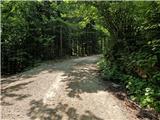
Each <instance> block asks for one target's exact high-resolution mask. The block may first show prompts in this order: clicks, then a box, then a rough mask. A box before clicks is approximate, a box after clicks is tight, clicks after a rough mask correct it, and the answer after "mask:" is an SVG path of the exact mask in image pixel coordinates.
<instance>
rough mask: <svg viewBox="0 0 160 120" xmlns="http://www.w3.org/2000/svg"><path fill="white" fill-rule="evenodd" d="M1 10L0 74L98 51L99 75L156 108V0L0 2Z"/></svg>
mask: <svg viewBox="0 0 160 120" xmlns="http://www.w3.org/2000/svg"><path fill="white" fill-rule="evenodd" d="M1 9H2V10H1V12H2V15H1V28H2V34H1V38H2V40H1V56H2V61H1V73H2V75H8V74H15V73H17V72H21V71H23V70H25V69H26V68H28V67H30V66H34V65H35V63H37V62H40V61H44V60H54V59H58V58H62V57H65V56H87V55H93V54H100V53H102V54H103V58H102V59H101V60H100V61H99V63H98V65H99V66H100V69H101V72H102V76H103V79H104V80H112V81H115V82H118V83H121V84H123V85H124V86H125V87H126V89H127V91H128V95H129V97H130V99H132V100H133V101H136V102H138V103H139V104H140V105H141V106H142V107H146V108H150V109H155V110H156V111H160V86H159V85H160V2H158V1H148V2H145V1H143V2H142V1H141V2H133V1H129V2H124V1H123V2H118V1H117V2H115V1H114V2H113V1H110V2H105V1H101V2H95V1H92V2H82V1H81V2H74V1H63V2H62V1H58V2H55V1H30V2H27V1H2V3H1Z"/></svg>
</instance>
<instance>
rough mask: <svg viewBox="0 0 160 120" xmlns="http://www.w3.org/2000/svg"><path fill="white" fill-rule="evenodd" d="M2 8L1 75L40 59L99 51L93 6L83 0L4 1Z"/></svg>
mask: <svg viewBox="0 0 160 120" xmlns="http://www.w3.org/2000/svg"><path fill="white" fill-rule="evenodd" d="M1 7H2V44H1V45H2V74H12V73H16V72H20V71H22V70H23V69H25V68H26V67H28V66H32V65H34V62H35V61H37V60H38V61H41V60H49V59H55V58H59V57H63V56H71V55H77V56H80V55H89V54H96V53H98V52H99V50H98V49H99V48H98V47H99V45H98V42H97V39H98V36H96V34H94V33H96V32H97V30H96V29H95V28H94V26H95V22H92V21H95V20H96V19H97V11H96V8H94V7H93V6H90V5H86V4H84V3H83V2H82V3H78V4H77V3H75V2H62V1H58V2H54V1H3V2H2V3H1ZM86 7H87V8H86ZM88 8H91V9H88ZM83 11H87V12H85V13H86V14H83V13H84V12H83ZM90 13H92V15H89V14H90ZM80 16H81V17H80ZM93 16H94V17H93ZM87 32H92V33H89V34H86V33H87ZM81 33H83V34H81ZM82 38H83V39H82ZM93 47H94V48H95V49H93Z"/></svg>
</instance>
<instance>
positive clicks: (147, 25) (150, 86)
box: [94, 2, 160, 111]
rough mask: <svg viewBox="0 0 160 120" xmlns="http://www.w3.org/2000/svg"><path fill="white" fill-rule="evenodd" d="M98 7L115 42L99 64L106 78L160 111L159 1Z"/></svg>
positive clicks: (138, 99) (145, 105) (106, 4)
mask: <svg viewBox="0 0 160 120" xmlns="http://www.w3.org/2000/svg"><path fill="white" fill-rule="evenodd" d="M94 6H96V7H97V9H98V10H99V12H100V14H101V15H102V16H103V18H104V25H105V26H106V28H107V29H108V31H109V32H110V39H111V40H112V44H111V43H110V44H109V45H110V47H109V50H106V51H107V52H106V53H105V57H104V58H103V60H102V61H101V62H100V64H99V66H100V68H101V69H102V73H103V76H104V79H110V80H115V79H116V80H118V81H120V82H122V83H123V84H124V85H125V86H126V89H127V90H128V93H129V95H130V97H131V99H132V100H135V101H136V102H138V103H140V105H141V106H142V107H148V108H155V109H156V110H157V111H160V102H159V99H160V87H159V84H160V43H159V39H160V33H159V31H160V27H159V24H160V21H159V20H160V16H159V15H160V14H159V13H160V9H159V8H160V4H159V2H98V3H97V2H94ZM106 49H108V48H106Z"/></svg>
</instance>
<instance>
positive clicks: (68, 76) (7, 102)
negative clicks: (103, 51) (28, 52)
mask: <svg viewBox="0 0 160 120" xmlns="http://www.w3.org/2000/svg"><path fill="white" fill-rule="evenodd" d="M99 58H100V56H99V55H95V56H89V57H82V58H76V59H70V60H64V61H62V62H52V61H49V62H46V63H43V64H41V65H40V66H38V67H36V68H33V69H32V70H29V71H26V72H23V73H21V74H18V75H15V76H11V77H8V78H2V80H1V92H2V94H1V100H2V101H1V106H2V120H136V119H137V118H136V116H135V114H133V112H132V111H130V110H129V109H127V108H126V106H125V105H124V103H123V101H121V100H119V99H118V98H116V97H115V96H114V95H113V94H112V92H110V91H107V90H106V87H107V85H105V84H103V83H102V81H101V80H100V78H99V76H98V75H99V73H98V70H97V65H96V62H97V60H98V59H99Z"/></svg>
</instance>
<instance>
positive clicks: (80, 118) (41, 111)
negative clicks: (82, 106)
mask: <svg viewBox="0 0 160 120" xmlns="http://www.w3.org/2000/svg"><path fill="white" fill-rule="evenodd" d="M30 106H31V108H30V110H29V113H28V116H29V117H30V118H31V119H32V120H35V119H40V120H64V119H66V120H102V119H101V118H98V117H96V116H95V115H94V114H93V113H91V112H90V111H85V114H83V115H80V114H78V113H77V110H76V109H75V108H73V107H69V106H68V105H67V104H62V103H59V104H58V105H56V106H54V108H53V107H52V108H51V107H50V106H47V105H44V104H43V102H42V100H39V101H35V100H33V101H31V103H30Z"/></svg>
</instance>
